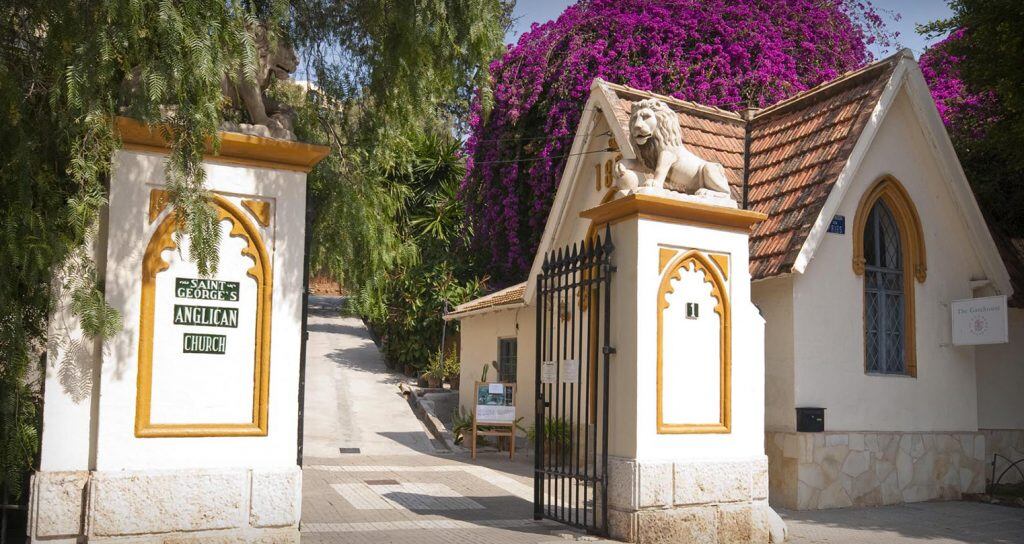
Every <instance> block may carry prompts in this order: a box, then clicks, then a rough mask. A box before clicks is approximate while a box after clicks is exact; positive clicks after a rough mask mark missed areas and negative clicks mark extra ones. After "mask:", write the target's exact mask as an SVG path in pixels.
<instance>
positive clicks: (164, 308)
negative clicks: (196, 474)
mask: <svg viewBox="0 0 1024 544" xmlns="http://www.w3.org/2000/svg"><path fill="white" fill-rule="evenodd" d="M213 204H214V206H215V207H216V209H217V212H218V216H219V219H220V228H221V248H220V261H219V263H218V266H217V273H216V274H215V275H214V276H213V277H208V278H204V277H202V276H201V275H200V274H199V272H198V270H197V268H196V265H195V264H194V263H193V262H192V261H191V259H188V258H187V256H188V254H189V253H188V251H189V240H188V237H187V236H183V237H180V240H179V239H177V238H176V237H175V236H174V233H173V231H174V230H175V228H176V226H175V223H174V221H173V219H172V217H171V216H170V215H167V216H166V217H165V219H164V221H163V223H161V224H160V226H159V227H157V228H156V231H155V232H154V233H153V236H152V238H151V241H150V244H149V247H148V248H147V251H146V257H145V258H144V262H143V294H142V299H143V300H142V315H141V326H142V327H141V333H140V340H139V394H138V409H137V411H136V416H137V417H136V435H137V436H140V437H151V436H252V435H263V434H266V419H265V412H266V403H267V398H266V396H267V387H266V379H267V377H268V376H267V375H268V372H267V370H268V369H267V364H268V361H267V358H268V355H269V353H268V351H269V345H268V343H269V342H268V340H269V337H270V334H269V330H268V329H269V326H270V315H269V314H270V289H271V281H270V280H271V273H270V265H269V258H268V255H267V250H266V244H265V243H264V240H263V236H262V234H261V231H260V229H259V228H258V227H257V226H256V224H255V222H254V221H253V219H257V220H258V219H259V218H255V217H253V216H252V215H251V214H250V213H248V212H250V211H251V208H252V206H250V205H248V204H246V202H244V201H243V202H241V204H242V205H241V206H238V205H236V204H235V202H233V201H232V200H231V199H230V198H227V197H221V196H219V195H218V196H216V197H215V198H214V201H213Z"/></svg>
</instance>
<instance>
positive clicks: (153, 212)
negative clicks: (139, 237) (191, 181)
mask: <svg viewBox="0 0 1024 544" xmlns="http://www.w3.org/2000/svg"><path fill="white" fill-rule="evenodd" d="M170 203H171V195H169V194H167V191H165V190H163V189H151V190H150V191H149V222H150V223H152V222H153V221H156V218H157V217H160V212H162V211H164V208H166V207H167V205H168V204H170Z"/></svg>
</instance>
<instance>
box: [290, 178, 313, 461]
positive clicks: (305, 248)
mask: <svg viewBox="0 0 1024 544" xmlns="http://www.w3.org/2000/svg"><path fill="white" fill-rule="evenodd" d="M314 217H316V214H315V212H314V210H313V200H312V199H311V198H310V190H309V186H308V185H307V186H306V232H305V236H304V240H303V245H302V336H300V338H301V342H300V343H299V428H298V431H299V432H298V434H299V436H298V444H297V448H296V458H295V463H296V464H297V465H298V466H300V467H301V466H302V446H303V443H302V442H303V441H302V434H303V429H304V428H305V418H306V408H305V403H306V343H307V341H308V340H309V331H308V330H307V328H306V323H307V321H308V319H309V248H310V246H311V245H312V241H313V218H314Z"/></svg>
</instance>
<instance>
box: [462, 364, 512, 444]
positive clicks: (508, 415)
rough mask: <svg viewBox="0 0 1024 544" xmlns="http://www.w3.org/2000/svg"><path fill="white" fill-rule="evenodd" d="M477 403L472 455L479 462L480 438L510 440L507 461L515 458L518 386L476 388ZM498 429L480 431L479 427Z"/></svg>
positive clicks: (477, 385) (502, 384) (478, 385)
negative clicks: (477, 454) (478, 448)
mask: <svg viewBox="0 0 1024 544" xmlns="http://www.w3.org/2000/svg"><path fill="white" fill-rule="evenodd" d="M473 390H474V391H476V402H474V403H473V436H472V441H471V442H470V445H469V451H470V454H471V456H472V458H473V459H476V439H477V437H478V436H498V437H501V436H504V437H508V444H509V445H508V458H509V459H510V460H511V459H514V458H515V455H516V384H515V383H511V382H497V383H486V382H476V383H474V384H473ZM481 426H483V427H496V428H493V429H488V430H480V427H481Z"/></svg>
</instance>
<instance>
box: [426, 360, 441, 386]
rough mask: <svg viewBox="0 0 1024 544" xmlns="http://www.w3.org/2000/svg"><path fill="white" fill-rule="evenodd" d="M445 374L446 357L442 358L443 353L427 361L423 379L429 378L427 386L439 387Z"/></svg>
mask: <svg viewBox="0 0 1024 544" xmlns="http://www.w3.org/2000/svg"><path fill="white" fill-rule="evenodd" d="M444 375H445V367H444V359H442V358H441V354H437V355H435V356H433V357H431V358H430V362H429V363H427V368H425V369H424V371H423V379H425V380H427V387H429V388H430V389H439V388H440V387H441V382H442V380H444Z"/></svg>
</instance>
